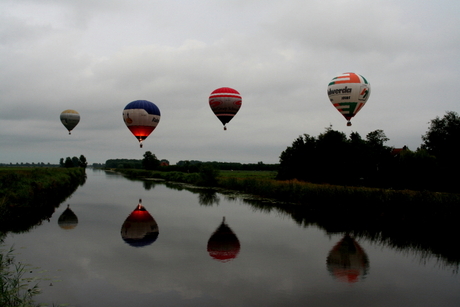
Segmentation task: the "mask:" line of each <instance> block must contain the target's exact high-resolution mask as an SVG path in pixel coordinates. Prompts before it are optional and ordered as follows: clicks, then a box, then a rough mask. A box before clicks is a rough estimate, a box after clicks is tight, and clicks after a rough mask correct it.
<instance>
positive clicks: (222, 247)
mask: <svg viewBox="0 0 460 307" xmlns="http://www.w3.org/2000/svg"><path fill="white" fill-rule="evenodd" d="M239 252H240V241H239V240H238V238H237V236H236V235H235V234H234V233H233V231H232V230H231V229H230V227H228V225H227V224H226V223H225V217H224V218H223V220H222V223H221V224H220V226H219V228H217V230H216V231H215V232H214V233H213V234H212V236H211V237H210V238H209V240H208V253H209V255H210V256H211V257H212V258H214V259H216V260H218V261H220V262H228V261H230V260H233V259H235V258H236V256H237V255H238V253H239Z"/></svg>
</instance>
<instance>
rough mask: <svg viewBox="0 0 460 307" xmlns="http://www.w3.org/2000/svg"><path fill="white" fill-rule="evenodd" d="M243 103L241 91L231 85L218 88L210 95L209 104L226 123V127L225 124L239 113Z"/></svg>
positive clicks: (223, 122)
mask: <svg viewBox="0 0 460 307" xmlns="http://www.w3.org/2000/svg"><path fill="white" fill-rule="evenodd" d="M241 104H242V98H241V95H240V93H238V91H236V90H234V89H232V88H229V87H221V88H218V89H216V90H214V91H213V92H212V93H211V95H210V96H209V106H210V107H211V110H212V111H213V112H214V114H215V115H216V116H217V118H218V119H219V120H220V121H221V122H222V124H223V125H224V129H226V127H225V125H226V124H227V123H228V122H229V121H230V120H232V118H233V116H235V115H236V113H238V110H239V109H240V107H241Z"/></svg>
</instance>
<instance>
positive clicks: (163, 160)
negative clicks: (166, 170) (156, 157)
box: [160, 159, 169, 166]
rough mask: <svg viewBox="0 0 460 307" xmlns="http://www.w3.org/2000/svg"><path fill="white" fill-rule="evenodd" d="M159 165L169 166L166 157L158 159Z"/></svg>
mask: <svg viewBox="0 0 460 307" xmlns="http://www.w3.org/2000/svg"><path fill="white" fill-rule="evenodd" d="M160 166H169V161H168V160H166V159H162V160H160Z"/></svg>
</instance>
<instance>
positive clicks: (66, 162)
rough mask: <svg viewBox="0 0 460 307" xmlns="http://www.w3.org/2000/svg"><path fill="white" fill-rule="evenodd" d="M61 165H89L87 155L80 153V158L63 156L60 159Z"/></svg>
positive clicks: (84, 166)
mask: <svg viewBox="0 0 460 307" xmlns="http://www.w3.org/2000/svg"><path fill="white" fill-rule="evenodd" d="M59 165H60V166H61V167H66V168H70V167H83V168H86V167H87V166H88V162H87V161H86V157H85V156H84V155H80V158H77V157H75V156H74V157H72V158H71V157H67V158H65V159H64V158H61V159H60V160H59Z"/></svg>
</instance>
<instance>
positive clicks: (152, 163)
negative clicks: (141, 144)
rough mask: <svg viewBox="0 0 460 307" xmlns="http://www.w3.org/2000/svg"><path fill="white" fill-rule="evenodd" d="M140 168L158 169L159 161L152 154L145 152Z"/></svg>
mask: <svg viewBox="0 0 460 307" xmlns="http://www.w3.org/2000/svg"><path fill="white" fill-rule="evenodd" d="M142 166H143V167H144V169H146V170H154V169H157V168H159V167H160V160H158V159H157V157H156V156H155V155H154V154H152V152H150V151H146V152H145V154H144V159H143V160H142Z"/></svg>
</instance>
